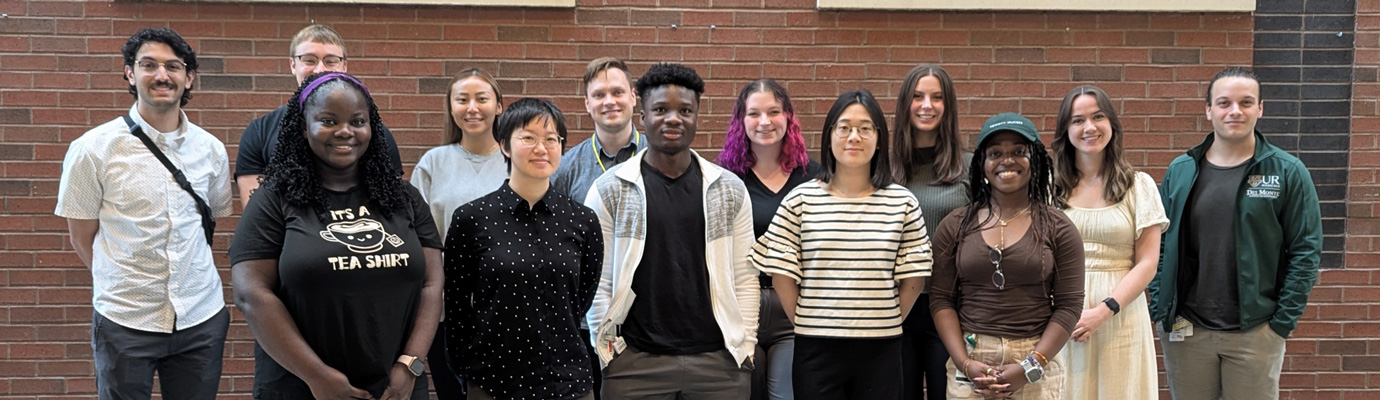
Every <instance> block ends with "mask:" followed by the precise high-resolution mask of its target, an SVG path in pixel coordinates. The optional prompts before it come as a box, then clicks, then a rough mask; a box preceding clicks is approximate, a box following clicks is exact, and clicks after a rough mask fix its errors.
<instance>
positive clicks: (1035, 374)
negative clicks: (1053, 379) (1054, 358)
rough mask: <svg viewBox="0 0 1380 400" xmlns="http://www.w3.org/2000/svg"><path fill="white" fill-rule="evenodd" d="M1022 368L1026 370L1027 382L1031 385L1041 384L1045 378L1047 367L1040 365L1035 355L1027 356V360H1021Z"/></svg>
mask: <svg viewBox="0 0 1380 400" xmlns="http://www.w3.org/2000/svg"><path fill="white" fill-rule="evenodd" d="M1021 368H1024V369H1025V380H1027V381H1030V383H1035V382H1039V381H1040V379H1043V378H1044V377H1045V367H1043V366H1041V365H1040V361H1039V360H1036V359H1035V356H1034V355H1028V356H1025V359H1024V360H1021Z"/></svg>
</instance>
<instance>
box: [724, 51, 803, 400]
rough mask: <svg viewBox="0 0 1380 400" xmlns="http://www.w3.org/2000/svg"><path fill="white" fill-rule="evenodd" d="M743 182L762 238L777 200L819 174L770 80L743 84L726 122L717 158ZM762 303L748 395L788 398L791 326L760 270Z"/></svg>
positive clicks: (791, 109) (782, 92)
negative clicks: (754, 364) (721, 149)
mask: <svg viewBox="0 0 1380 400" xmlns="http://www.w3.org/2000/svg"><path fill="white" fill-rule="evenodd" d="M717 162H718V164H719V165H720V166H723V167H724V169H727V170H729V171H733V173H734V174H737V175H738V177H739V178H741V179H742V180H743V184H744V185H746V186H747V190H748V196H749V197H750V198H751V199H752V229H753V232H755V233H756V236H757V237H762V234H763V233H766V232H767V227H768V226H771V219H772V217H773V216H775V215H776V209H777V207H779V206H780V205H781V200H783V199H785V198H786V194H787V193H790V192H791V189H795V187H796V186H800V184H802V183H805V182H807V181H809V180H810V179H814V177H815V175H818V174H819V163H817V162H814V161H812V160H810V157H809V155H808V154H806V146H805V136H804V135H803V134H801V132H800V121H799V120H797V119H796V117H795V106H794V105H792V104H791V96H790V94H788V93H786V88H785V87H782V86H781V84H780V83H777V82H776V81H775V80H772V79H769V78H768V79H759V80H756V81H753V82H752V83H749V84H747V86H743V90H742V91H741V92H739V93H738V101H736V102H734V103H733V115H732V116H731V117H730V118H729V120H728V139H727V140H725V141H724V150H723V152H721V153H719V159H718V160H717ZM758 282H759V283H761V286H762V306H761V312H760V313H759V314H758V315H759V318H758V328H757V351H756V353H757V354H756V356H755V357H754V358H755V359H756V360H757V363H758V364H757V368H756V369H754V370H753V374H752V399H753V400H762V399H771V400H790V399H793V398H795V396H794V395H793V392H792V390H791V358H792V355H793V354H794V351H795V350H794V348H795V333H794V329H795V327H794V326H793V325H791V320H790V318H787V317H786V311H785V310H783V309H782V308H781V298H780V297H778V296H777V295H776V291H775V290H773V289H772V282H771V276H770V275H767V274H765V273H764V274H761V275H760V276H759V277H758Z"/></svg>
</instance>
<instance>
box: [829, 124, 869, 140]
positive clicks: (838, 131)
mask: <svg viewBox="0 0 1380 400" xmlns="http://www.w3.org/2000/svg"><path fill="white" fill-rule="evenodd" d="M853 132H857V133H858V137H861V138H863V139H871V138H873V137H874V136H877V127H876V126H873V125H863V126H848V125H841V124H840V125H834V137H835V138H839V139H847V138H848V135H851V134H853Z"/></svg>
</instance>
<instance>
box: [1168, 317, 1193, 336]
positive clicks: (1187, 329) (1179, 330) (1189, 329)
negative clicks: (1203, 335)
mask: <svg viewBox="0 0 1380 400" xmlns="http://www.w3.org/2000/svg"><path fill="white" fill-rule="evenodd" d="M1173 329H1174V330H1173V331H1170V332H1169V341H1171V342H1182V341H1184V338H1186V337H1189V336H1193V323H1192V322H1189V320H1188V319H1185V318H1184V317H1174V325H1173Z"/></svg>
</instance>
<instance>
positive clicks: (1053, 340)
mask: <svg viewBox="0 0 1380 400" xmlns="http://www.w3.org/2000/svg"><path fill="white" fill-rule="evenodd" d="M1052 165H1053V163H1052V162H1051V159H1050V156H1049V154H1048V153H1046V152H1045V146H1044V144H1043V143H1041V142H1040V135H1039V132H1038V131H1037V130H1036V129H1035V124H1034V123H1032V122H1030V120H1029V119H1026V118H1025V117H1022V116H1020V115H1018V114H1014V113H1003V114H998V115H996V116H994V117H992V118H990V119H988V120H987V122H986V123H984V124H983V126H982V133H981V134H980V135H979V136H978V147H977V150H976V151H975V152H974V155H973V161H972V164H971V166H970V168H969V179H970V180H971V182H973V184H972V186H971V187H970V190H969V192H970V193H969V195H970V196H971V197H972V199H973V202H972V203H971V204H969V205H968V206H967V207H965V208H960V209H958V210H954V212H952V213H950V214H949V215H948V216H947V217H946V218H944V221H943V222H941V223H940V224H939V227H938V228H936V229H935V232H934V252H935V261H934V274H933V282H932V286H931V288H930V291H931V293H932V295H931V300H930V301H931V302H930V312H931V313H933V315H934V323H935V326H936V327H937V329H938V331H939V337H940V339H942V340H943V341H944V347H945V348H947V349H948V350H949V355H950V359H951V360H950V361H951V364H950V367H949V384H948V395H949V398H950V399H982V398H992V397H998V398H1015V399H1059V398H1061V397H1062V396H1063V385H1064V365H1063V364H1064V363H1063V362H1062V361H1061V359H1060V358H1059V357H1058V356H1059V350H1060V349H1061V348H1063V347H1064V343H1065V342H1067V341H1068V339H1069V332H1070V331H1072V330H1073V327H1074V324H1075V323H1077V322H1078V317H1079V312H1081V311H1082V308H1083V240H1082V238H1080V237H1079V235H1078V229H1077V227H1075V226H1074V225H1073V223H1072V222H1070V221H1069V219H1068V217H1065V216H1064V214H1063V213H1062V212H1060V211H1059V210H1057V209H1055V208H1054V207H1052V206H1051V205H1050V204H1049V200H1050V195H1051V191H1050V187H1051V186H1050V179H1051V175H1052V172H1053V168H1052Z"/></svg>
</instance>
